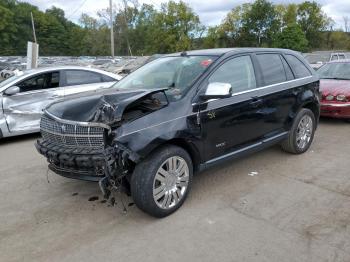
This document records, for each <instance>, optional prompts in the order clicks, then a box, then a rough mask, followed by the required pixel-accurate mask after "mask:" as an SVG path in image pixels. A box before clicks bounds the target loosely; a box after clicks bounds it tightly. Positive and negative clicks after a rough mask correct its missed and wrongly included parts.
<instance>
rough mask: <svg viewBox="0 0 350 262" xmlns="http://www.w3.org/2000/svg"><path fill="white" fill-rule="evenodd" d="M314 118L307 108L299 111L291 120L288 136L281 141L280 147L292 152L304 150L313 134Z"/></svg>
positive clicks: (302, 151)
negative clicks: (292, 120)
mask: <svg viewBox="0 0 350 262" xmlns="http://www.w3.org/2000/svg"><path fill="white" fill-rule="evenodd" d="M315 130H316V119H315V115H314V113H313V112H312V111H311V110H310V109H307V108H303V109H301V110H300V111H299V113H298V114H297V116H296V117H295V120H294V122H293V125H292V128H291V130H290V132H289V134H288V138H287V139H286V140H284V141H283V142H282V144H281V145H282V149H283V150H284V151H286V152H288V153H292V154H302V153H304V152H306V151H307V150H308V149H309V147H310V145H311V143H312V141H313V139H314V135H315Z"/></svg>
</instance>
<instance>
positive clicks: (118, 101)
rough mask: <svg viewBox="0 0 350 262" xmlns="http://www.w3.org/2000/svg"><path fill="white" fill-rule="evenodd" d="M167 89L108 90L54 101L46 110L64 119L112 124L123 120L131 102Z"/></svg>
mask: <svg viewBox="0 0 350 262" xmlns="http://www.w3.org/2000/svg"><path fill="white" fill-rule="evenodd" d="M165 90H166V89H165V88H162V89H151V90H126V91H125V90H123V91H120V90H108V91H103V92H99V93H98V94H94V95H84V96H82V97H74V98H69V99H66V100H63V101H59V102H56V103H53V104H51V105H49V106H48V107H47V108H46V111H47V112H48V113H49V114H51V115H54V116H56V117H58V118H60V119H64V120H70V121H77V122H100V123H105V124H111V123H113V122H118V121H120V120H121V118H122V115H123V112H124V110H125V108H126V107H127V106H128V105H130V104H131V103H133V102H136V101H138V100H140V99H142V98H144V97H146V96H149V95H151V94H154V93H158V92H164V91H165Z"/></svg>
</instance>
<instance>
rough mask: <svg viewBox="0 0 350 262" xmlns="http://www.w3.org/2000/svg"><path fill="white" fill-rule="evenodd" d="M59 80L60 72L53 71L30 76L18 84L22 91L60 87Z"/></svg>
mask: <svg viewBox="0 0 350 262" xmlns="http://www.w3.org/2000/svg"><path fill="white" fill-rule="evenodd" d="M59 82H60V74H59V72H53V73H47V74H41V75H37V76H34V77H31V78H28V79H26V80H24V81H22V82H20V83H18V84H17V86H18V87H19V88H20V90H21V91H20V92H29V91H34V90H40V89H46V88H56V87H59Z"/></svg>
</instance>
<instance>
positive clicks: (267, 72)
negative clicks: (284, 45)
mask: <svg viewBox="0 0 350 262" xmlns="http://www.w3.org/2000/svg"><path fill="white" fill-rule="evenodd" d="M257 59H258V63H259V64H260V67H261V70H262V75H263V78H264V82H265V85H273V84H277V83H281V82H285V81H286V80H287V77H286V73H285V71H284V67H283V63H282V60H281V57H280V55H279V54H257Z"/></svg>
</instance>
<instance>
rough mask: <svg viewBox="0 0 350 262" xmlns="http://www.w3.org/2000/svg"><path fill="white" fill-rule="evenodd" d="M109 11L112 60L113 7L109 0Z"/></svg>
mask: <svg viewBox="0 0 350 262" xmlns="http://www.w3.org/2000/svg"><path fill="white" fill-rule="evenodd" d="M109 11H110V16H111V54H112V58H114V31H113V5H112V0H109Z"/></svg>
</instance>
